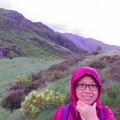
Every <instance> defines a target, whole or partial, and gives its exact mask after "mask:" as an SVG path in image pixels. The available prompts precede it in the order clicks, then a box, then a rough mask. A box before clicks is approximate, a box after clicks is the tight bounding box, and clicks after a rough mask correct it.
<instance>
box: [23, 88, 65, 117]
mask: <svg viewBox="0 0 120 120" xmlns="http://www.w3.org/2000/svg"><path fill="white" fill-rule="evenodd" d="M65 98H66V96H65V95H64V94H61V93H60V92H55V91H53V90H48V89H46V90H44V91H41V92H38V91H32V92H31V93H30V94H29V95H28V96H27V97H25V100H24V101H23V102H22V104H21V112H22V114H23V115H24V117H27V118H34V117H36V116H37V114H38V113H39V112H40V111H41V110H42V109H52V108H55V107H58V106H61V105H64V101H65Z"/></svg>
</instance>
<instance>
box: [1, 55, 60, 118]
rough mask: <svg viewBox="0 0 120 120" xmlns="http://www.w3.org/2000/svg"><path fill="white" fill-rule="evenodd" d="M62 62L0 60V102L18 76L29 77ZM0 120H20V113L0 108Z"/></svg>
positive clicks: (48, 60) (25, 59) (24, 59)
mask: <svg viewBox="0 0 120 120" xmlns="http://www.w3.org/2000/svg"><path fill="white" fill-rule="evenodd" d="M61 61H62V60H55V59H40V58H27V57H23V58H14V59H13V60H10V59H0V73H1V74H0V82H1V84H0V96H1V97H0V101H1V100H2V98H3V97H4V96H5V94H6V90H7V89H8V85H9V84H10V83H11V82H13V81H14V80H15V78H16V77H17V76H18V75H29V74H31V73H36V72H38V71H39V70H43V69H47V68H48V67H50V66H51V65H52V64H57V63H60V62H61ZM0 120H22V118H21V114H20V111H19V110H17V111H15V112H13V113H12V114H11V113H10V112H9V111H6V110H5V109H2V108H0Z"/></svg>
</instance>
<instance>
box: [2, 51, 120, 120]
mask: <svg viewBox="0 0 120 120" xmlns="http://www.w3.org/2000/svg"><path fill="white" fill-rule="evenodd" d="M119 59H120V54H119V51H111V52H102V51H101V52H100V51H99V52H98V51H97V52H96V51H94V52H91V53H86V54H84V55H77V56H76V55H74V56H72V57H69V58H67V59H65V60H64V61H63V62H60V63H58V64H57V63H56V64H51V65H50V66H49V67H47V68H44V69H41V70H36V71H35V72H34V73H33V72H32V73H31V74H29V75H28V74H23V73H22V74H19V75H16V77H15V78H14V79H12V80H11V84H8V85H7V87H6V88H7V90H6V91H8V94H5V95H4V97H2V99H1V101H2V102H1V103H2V105H1V106H2V108H1V113H3V111H5V113H6V114H7V115H9V116H11V115H13V114H14V118H16V119H17V118H18V119H20V120H22V119H27V118H26V114H29V113H27V112H24V110H25V111H26V110H27V109H26V108H27V107H26V106H27V105H28V103H29V104H31V108H30V109H29V110H30V111H29V112H31V113H32V114H33V116H34V115H35V116H34V118H31V119H34V120H39V119H41V120H51V118H52V116H53V114H54V112H55V110H56V109H57V107H58V106H59V105H63V104H66V103H68V102H69V100H70V99H69V90H70V86H69V84H70V81H69V80H70V78H71V74H72V72H73V70H74V69H75V68H77V67H78V66H83V65H88V66H91V67H94V68H95V69H97V70H98V72H99V73H100V75H101V79H102V81H103V94H102V96H101V99H102V101H103V104H104V105H109V106H110V107H111V108H112V110H113V112H114V114H115V116H116V120H119V119H120V114H119V113H120V111H119V110H120V96H119V94H120V90H119V88H120V83H119V82H120V79H119V78H120V75H119V70H120V64H119ZM13 60H14V59H13ZM44 62H45V63H47V61H44ZM33 63H34V62H33ZM34 65H35V64H34ZM8 88H9V89H8ZM47 89H48V90H51V92H50V93H48V96H44V95H45V94H46V93H44V91H46V90H47ZM33 91H35V93H34V94H35V96H33V97H34V99H30V98H32V97H30V95H31V94H32V92H33ZM13 93H14V94H13ZM36 93H37V94H36ZM41 93H43V98H42V99H41V97H40V95H41ZM57 93H59V95H58V97H57V98H54V97H55V95H54V94H57ZM62 94H63V95H65V96H66V97H65V99H64V100H62V101H63V103H60V102H59V100H61V99H63V98H64V97H63V96H62ZM2 95H3V94H2ZM16 96H18V97H16ZM21 96H22V97H21ZM50 96H52V97H50ZM19 97H20V98H21V99H18V100H17V98H19ZM26 97H28V98H29V99H28V101H29V102H27V101H26V99H27V98H26ZM8 98H11V99H8ZM50 98H51V99H50ZM43 99H44V100H43ZM10 100H12V101H10ZM39 100H43V107H42V108H41V107H40V106H41V104H40V103H39ZM47 100H48V101H47ZM54 100H56V101H54ZM3 101H4V102H3ZM45 101H47V103H48V104H44V102H45ZM51 101H54V103H56V104H53V103H52V102H51ZM12 103H14V104H12ZM21 103H22V104H23V103H24V106H23V105H22V104H21ZM41 103H42V102H41ZM5 105H6V106H5ZM10 105H11V107H10V108H9V107H8V106H10ZM44 105H47V106H44ZM49 105H50V107H49ZM21 109H22V110H23V112H21ZM6 110H7V111H6ZM32 111H33V112H32ZM5 113H4V114H3V115H2V116H4V117H5ZM16 113H18V114H17V115H16ZM34 113H35V114H34ZM36 113H37V114H36ZM32 114H30V115H32ZM46 115H47V116H46ZM11 118H12V116H11Z"/></svg>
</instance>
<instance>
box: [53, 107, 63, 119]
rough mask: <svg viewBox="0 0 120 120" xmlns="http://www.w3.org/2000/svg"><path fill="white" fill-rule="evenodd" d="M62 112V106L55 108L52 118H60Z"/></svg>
mask: <svg viewBox="0 0 120 120" xmlns="http://www.w3.org/2000/svg"><path fill="white" fill-rule="evenodd" d="M62 112H63V107H59V108H58V109H57V110H56V112H55V114H54V116H53V118H52V120H62Z"/></svg>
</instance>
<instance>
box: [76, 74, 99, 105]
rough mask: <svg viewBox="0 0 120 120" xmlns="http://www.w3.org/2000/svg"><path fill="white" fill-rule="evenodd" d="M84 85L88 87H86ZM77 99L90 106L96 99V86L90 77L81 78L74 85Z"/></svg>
mask: <svg viewBox="0 0 120 120" xmlns="http://www.w3.org/2000/svg"><path fill="white" fill-rule="evenodd" d="M86 84H88V85H89V86H87V87H86ZM76 95H77V98H78V99H79V100H80V101H82V102H84V103H86V104H88V105H91V104H92V103H93V102H94V101H95V100H96V99H97V97H98V86H97V84H96V83H95V81H94V79H93V78H92V77H91V76H84V77H82V78H81V79H80V80H79V82H78V83H77V85H76Z"/></svg>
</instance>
